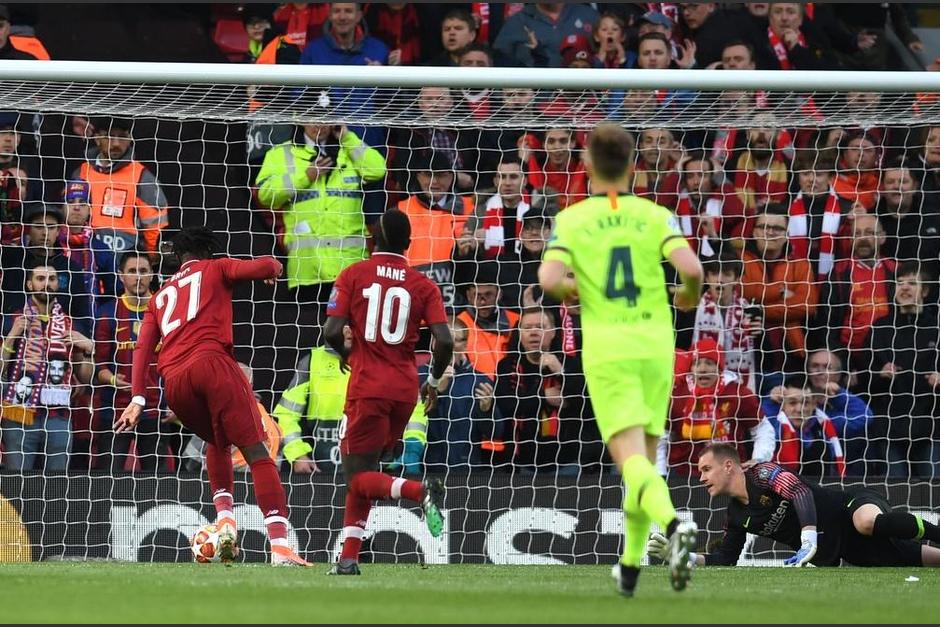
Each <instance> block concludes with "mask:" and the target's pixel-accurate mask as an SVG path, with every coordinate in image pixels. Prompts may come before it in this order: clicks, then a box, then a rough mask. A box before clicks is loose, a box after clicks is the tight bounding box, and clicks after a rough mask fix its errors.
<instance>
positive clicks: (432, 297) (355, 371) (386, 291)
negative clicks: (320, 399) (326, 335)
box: [326, 253, 447, 403]
mask: <svg viewBox="0 0 940 627" xmlns="http://www.w3.org/2000/svg"><path fill="white" fill-rule="evenodd" d="M326 311H327V315H330V316H336V317H342V318H346V319H347V320H348V323H349V327H350V328H351V329H352V334H353V341H352V352H351V354H350V356H349V365H350V366H351V367H352V376H351V377H350V378H349V388H348V389H347V392H346V398H347V400H357V399H361V398H385V399H389V400H393V401H400V402H403V403H414V402H415V400H416V399H417V398H418V368H417V365H416V364H415V345H416V344H417V343H418V330H419V329H420V328H421V326H422V323H423V324H424V325H432V324H442V323H445V322H447V316H446V315H445V314H444V301H443V300H442V299H441V291H440V289H439V288H438V287H437V286H436V285H435V284H434V283H433V282H431V280H430V279H428V278H427V277H426V276H424V275H423V274H422V273H420V272H418V271H417V270H415V269H413V268H411V267H410V266H408V264H407V263H406V261H405V258H404V257H403V256H401V255H394V254H391V253H372V258H371V259H367V260H365V261H360V262H359V263H356V264H353V265H351V266H349V267H348V268H346V269H345V270H343V272H342V273H341V274H340V275H339V277H338V278H337V279H336V284H335V286H334V287H333V293H332V294H331V295H330V302H329V304H328V305H327V308H326Z"/></svg>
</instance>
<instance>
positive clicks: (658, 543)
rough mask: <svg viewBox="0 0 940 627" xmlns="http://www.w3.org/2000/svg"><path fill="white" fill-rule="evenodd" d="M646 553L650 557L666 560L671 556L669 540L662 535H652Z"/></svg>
mask: <svg viewBox="0 0 940 627" xmlns="http://www.w3.org/2000/svg"><path fill="white" fill-rule="evenodd" d="M646 553H647V555H649V556H650V557H655V558H656V559H659V560H665V559H666V558H667V557H668V556H669V540H667V539H666V536H664V535H663V534H661V533H651V534H650V539H649V541H648V542H647V543H646Z"/></svg>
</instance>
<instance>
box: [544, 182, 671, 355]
mask: <svg viewBox="0 0 940 627" xmlns="http://www.w3.org/2000/svg"><path fill="white" fill-rule="evenodd" d="M612 204H613V203H612V201H611V199H610V198H609V197H607V196H603V197H601V196H594V197H592V198H589V199H587V200H584V201H581V202H579V203H577V204H574V205H572V206H570V207H568V208H567V209H565V210H564V211H562V212H561V213H560V214H559V215H558V217H557V218H556V222H555V230H554V232H553V234H552V238H551V240H550V241H549V243H548V249H547V250H546V251H545V260H546V261H548V260H557V261H561V262H563V263H565V264H566V265H567V266H568V267H569V268H572V269H573V270H574V274H575V278H576V280H577V283H578V294H579V296H580V299H581V321H582V326H583V333H584V362H585V365H588V364H591V363H593V364H600V363H607V362H617V361H624V360H635V359H648V358H651V357H659V358H667V357H671V355H672V353H673V351H674V350H675V334H674V332H673V328H672V314H671V312H670V309H669V300H668V299H669V296H668V292H667V290H666V277H665V275H664V273H663V268H662V260H663V258H664V257H665V256H668V255H669V254H670V253H671V252H672V251H673V250H676V249H677V248H681V247H683V246H688V242H686V240H685V238H684V237H683V236H682V232H681V231H680V229H679V224H678V222H677V221H676V218H675V216H673V215H672V213H671V212H670V211H669V210H668V209H666V208H665V207H661V206H659V205H657V204H655V203H653V202H650V201H648V200H644V199H642V198H637V197H636V196H620V197H618V198H617V201H616V207H614V206H612Z"/></svg>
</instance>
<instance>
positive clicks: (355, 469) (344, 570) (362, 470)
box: [330, 451, 444, 575]
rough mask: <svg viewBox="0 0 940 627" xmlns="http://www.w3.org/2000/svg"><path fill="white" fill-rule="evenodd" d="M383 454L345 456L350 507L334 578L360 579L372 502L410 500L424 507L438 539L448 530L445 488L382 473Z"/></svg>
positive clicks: (333, 573)
mask: <svg viewBox="0 0 940 627" xmlns="http://www.w3.org/2000/svg"><path fill="white" fill-rule="evenodd" d="M381 456H382V453H381V451H379V452H375V453H361V454H360V453H351V454H344V455H343V474H344V475H345V476H346V507H345V510H344V512H343V550H342V552H341V553H340V559H339V562H337V563H336V564H334V565H333V568H332V569H331V570H330V574H331V575H358V574H360V571H359V549H360V548H361V547H362V539H363V537H364V536H365V529H366V524H367V522H368V520H369V512H370V511H371V509H372V502H373V501H376V500H386V499H394V500H397V499H407V500H409V501H414V502H416V503H418V504H420V505H421V509H422V510H423V511H424V518H425V523H426V524H427V526H428V530H429V531H430V532H431V535H432V536H434V537H435V538H436V537H438V536H439V535H441V533H442V532H443V530H444V517H443V515H442V514H441V509H442V508H443V505H444V486H443V484H441V482H440V481H439V480H437V479H431V480H426V481H424V482H423V483H422V482H420V481H413V480H409V479H402V478H400V477H399V478H396V477H392V476H391V475H386V474H385V473H383V472H379V470H378V469H379V460H380V459H381Z"/></svg>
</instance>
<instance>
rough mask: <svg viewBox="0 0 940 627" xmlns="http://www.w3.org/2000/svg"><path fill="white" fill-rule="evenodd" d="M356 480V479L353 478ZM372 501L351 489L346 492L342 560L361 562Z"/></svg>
mask: <svg viewBox="0 0 940 627" xmlns="http://www.w3.org/2000/svg"><path fill="white" fill-rule="evenodd" d="M353 480H355V477H353ZM371 509H372V500H371V499H366V498H362V497H361V496H358V495H356V494H354V493H353V491H352V490H351V489H350V490H349V491H347V492H346V509H345V510H344V511H343V551H342V553H340V559H344V560H355V561H357V562H358V561H359V549H360V547H362V537H363V536H364V535H365V532H366V522H367V521H368V520H369V510H371Z"/></svg>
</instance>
